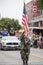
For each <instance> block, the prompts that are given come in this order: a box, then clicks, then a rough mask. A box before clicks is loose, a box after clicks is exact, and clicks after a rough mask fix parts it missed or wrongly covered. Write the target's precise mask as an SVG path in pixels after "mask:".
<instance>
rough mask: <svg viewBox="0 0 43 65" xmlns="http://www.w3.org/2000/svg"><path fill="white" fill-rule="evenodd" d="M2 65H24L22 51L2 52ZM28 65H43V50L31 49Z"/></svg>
mask: <svg viewBox="0 0 43 65" xmlns="http://www.w3.org/2000/svg"><path fill="white" fill-rule="evenodd" d="M0 65H23V64H22V60H21V56H20V51H14V50H13V51H9V50H8V51H1V50H0ZM28 65H43V49H38V48H36V49H35V48H31V52H30V57H29V61H28Z"/></svg>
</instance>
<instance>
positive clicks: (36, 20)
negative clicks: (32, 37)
mask: <svg viewBox="0 0 43 65" xmlns="http://www.w3.org/2000/svg"><path fill="white" fill-rule="evenodd" d="M26 10H27V15H28V19H29V20H28V24H29V27H30V28H32V30H33V33H34V32H35V33H37V34H38V35H39V34H40V33H41V34H42V36H43V10H42V11H41V10H40V11H39V10H38V11H37V13H36V14H33V13H32V1H31V2H29V3H27V4H26Z"/></svg>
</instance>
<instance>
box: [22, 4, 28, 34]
mask: <svg viewBox="0 0 43 65" xmlns="http://www.w3.org/2000/svg"><path fill="white" fill-rule="evenodd" d="M22 24H23V27H24V31H25V33H26V34H27V32H28V31H29V27H28V17H27V12H26V8H25V3H24V8H23V15H22Z"/></svg>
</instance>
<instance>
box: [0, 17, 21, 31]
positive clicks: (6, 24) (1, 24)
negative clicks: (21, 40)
mask: <svg viewBox="0 0 43 65" xmlns="http://www.w3.org/2000/svg"><path fill="white" fill-rule="evenodd" d="M11 27H13V28H14V30H19V29H21V25H20V24H19V21H18V20H15V19H13V18H12V19H11V18H1V19H0V28H7V29H8V30H10V28H11Z"/></svg>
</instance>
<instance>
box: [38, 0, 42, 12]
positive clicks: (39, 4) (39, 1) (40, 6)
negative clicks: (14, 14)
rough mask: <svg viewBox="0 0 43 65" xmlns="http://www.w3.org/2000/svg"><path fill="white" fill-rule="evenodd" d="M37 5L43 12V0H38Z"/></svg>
mask: <svg viewBox="0 0 43 65" xmlns="http://www.w3.org/2000/svg"><path fill="white" fill-rule="evenodd" d="M37 7H38V10H41V13H42V10H43V0H37Z"/></svg>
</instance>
